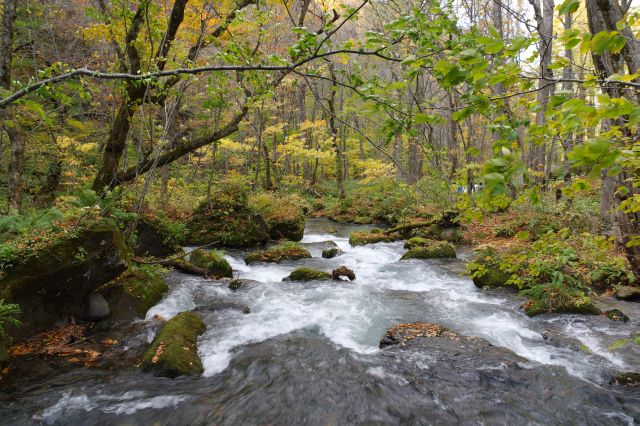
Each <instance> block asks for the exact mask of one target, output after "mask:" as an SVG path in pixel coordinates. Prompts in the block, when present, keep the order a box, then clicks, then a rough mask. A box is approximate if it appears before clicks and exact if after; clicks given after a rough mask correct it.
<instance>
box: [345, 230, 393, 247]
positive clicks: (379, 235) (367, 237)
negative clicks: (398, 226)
mask: <svg viewBox="0 0 640 426" xmlns="http://www.w3.org/2000/svg"><path fill="white" fill-rule="evenodd" d="M401 239H402V236H401V235H400V234H397V233H393V234H385V233H384V232H382V231H381V230H380V232H375V230H371V231H370V232H362V231H356V232H352V233H351V235H350V236H349V244H351V245H352V246H363V245H365V244H374V243H390V242H393V241H398V240H401Z"/></svg>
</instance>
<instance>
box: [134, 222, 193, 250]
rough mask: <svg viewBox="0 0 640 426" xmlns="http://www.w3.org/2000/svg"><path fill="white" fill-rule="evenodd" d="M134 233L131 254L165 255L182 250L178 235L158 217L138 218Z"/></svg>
mask: <svg viewBox="0 0 640 426" xmlns="http://www.w3.org/2000/svg"><path fill="white" fill-rule="evenodd" d="M135 233H136V235H135V241H134V244H133V254H135V255H136V256H153V257H167V256H170V255H172V254H174V253H179V252H181V251H182V247H181V245H180V238H179V236H178V235H176V233H175V232H172V229H171V226H170V225H169V224H168V223H166V222H163V221H161V220H159V219H156V218H148V217H143V218H140V219H138V221H137V223H136V232H135Z"/></svg>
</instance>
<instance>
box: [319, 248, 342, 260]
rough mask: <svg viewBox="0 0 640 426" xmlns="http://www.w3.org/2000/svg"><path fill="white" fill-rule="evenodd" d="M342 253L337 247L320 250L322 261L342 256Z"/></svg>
mask: <svg viewBox="0 0 640 426" xmlns="http://www.w3.org/2000/svg"><path fill="white" fill-rule="evenodd" d="M343 253H344V252H343V251H342V249H340V248H339V247H331V248H328V249H325V250H322V257H323V258H324V259H333V258H334V257H337V256H340V255H342V254H343Z"/></svg>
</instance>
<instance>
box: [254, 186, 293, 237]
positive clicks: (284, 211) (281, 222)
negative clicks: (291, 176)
mask: <svg viewBox="0 0 640 426" xmlns="http://www.w3.org/2000/svg"><path fill="white" fill-rule="evenodd" d="M249 205H250V206H251V208H252V209H254V210H255V211H256V212H258V213H259V214H260V215H261V216H262V217H263V218H264V220H265V223H266V224H267V227H268V229H269V236H270V237H271V238H272V239H274V240H281V239H283V238H284V239H287V240H291V241H300V240H301V239H302V237H303V235H304V226H305V215H304V200H302V199H301V198H300V197H298V196H296V195H283V194H275V193H262V194H257V195H253V196H251V197H250V198H249Z"/></svg>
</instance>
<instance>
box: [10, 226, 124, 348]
mask: <svg viewBox="0 0 640 426" xmlns="http://www.w3.org/2000/svg"><path fill="white" fill-rule="evenodd" d="M5 251H6V252H7V253H11V256H10V257H5V259H4V260H3V264H2V269H1V270H0V299H5V302H7V303H15V304H18V305H20V308H21V314H20V316H19V318H18V319H19V320H20V321H21V322H22V326H20V327H19V328H11V329H10V334H11V335H12V336H13V337H17V338H22V337H27V336H30V335H33V334H35V333H38V332H40V331H43V330H45V329H47V328H49V327H50V326H51V325H52V324H53V323H54V322H56V321H58V320H61V319H67V318H70V317H74V318H82V317H83V315H84V304H85V301H86V300H87V297H88V296H89V294H90V293H92V292H93V291H94V290H96V289H97V288H98V287H100V286H102V285H103V284H106V283H108V282H109V281H111V280H113V279H114V278H116V277H117V276H119V275H120V274H121V273H122V272H124V271H125V270H126V269H127V261H128V257H129V255H128V252H127V249H126V247H125V244H124V241H123V239H122V236H121V234H120V231H119V229H118V227H117V226H116V224H115V223H114V222H113V221H111V220H106V219H104V220H100V221H97V222H89V223H87V224H85V225H83V226H82V227H79V228H76V229H73V230H65V231H63V232H59V233H57V234H51V235H49V236H47V237H46V238H42V237H41V236H38V237H36V238H35V239H29V240H26V241H21V242H17V243H12V244H6V245H5Z"/></svg>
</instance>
